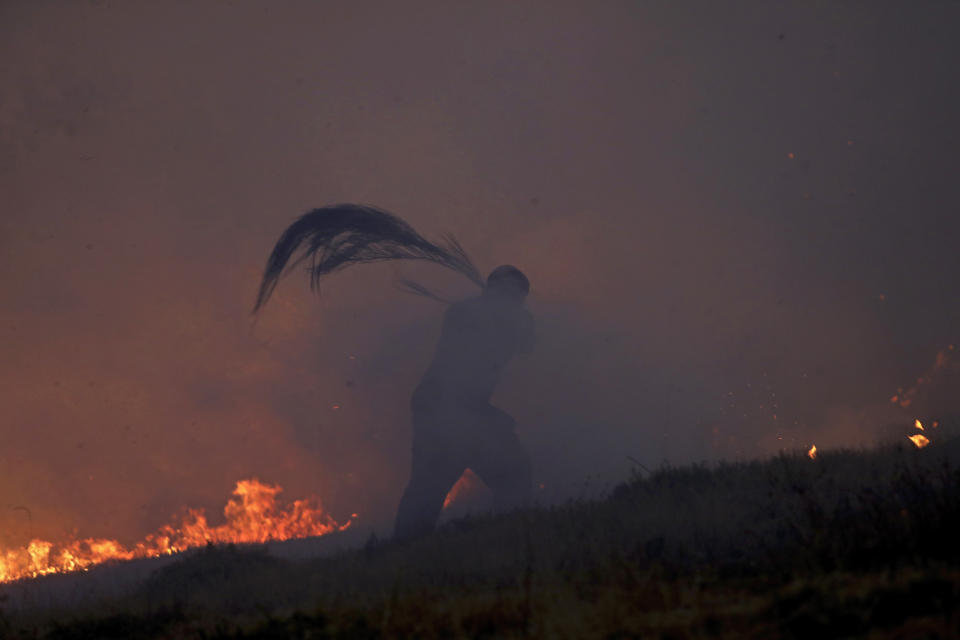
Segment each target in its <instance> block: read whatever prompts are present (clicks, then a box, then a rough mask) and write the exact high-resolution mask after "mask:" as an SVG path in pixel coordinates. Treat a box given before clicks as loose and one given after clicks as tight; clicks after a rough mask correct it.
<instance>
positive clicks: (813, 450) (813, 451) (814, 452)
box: [807, 445, 817, 460]
mask: <svg viewBox="0 0 960 640" xmlns="http://www.w3.org/2000/svg"><path fill="white" fill-rule="evenodd" d="M807 455H808V456H810V459H811V460H816V459H817V445H813V446H812V447H810V451H807Z"/></svg>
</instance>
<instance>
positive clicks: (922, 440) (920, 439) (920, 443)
mask: <svg viewBox="0 0 960 640" xmlns="http://www.w3.org/2000/svg"><path fill="white" fill-rule="evenodd" d="M907 437H908V438H910V442H912V443H913V444H915V445H916V446H917V449H923V448H924V447H925V446H927V445H928V444H930V440H929V438H927V437H926V436H924V435H922V434H919V433H918V434H917V435H915V436H907Z"/></svg>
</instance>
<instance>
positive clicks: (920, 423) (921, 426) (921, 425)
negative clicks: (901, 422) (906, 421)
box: [913, 418, 923, 431]
mask: <svg viewBox="0 0 960 640" xmlns="http://www.w3.org/2000/svg"><path fill="white" fill-rule="evenodd" d="M913 426H915V427H916V428H917V429H920V431H923V423H922V422H920V419H919V418H917V420H916V421H915V422H914V423H913Z"/></svg>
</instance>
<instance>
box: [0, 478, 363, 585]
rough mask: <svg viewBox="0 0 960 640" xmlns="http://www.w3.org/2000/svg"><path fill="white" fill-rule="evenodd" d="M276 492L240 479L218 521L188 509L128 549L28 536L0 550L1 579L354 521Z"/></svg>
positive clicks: (295, 534)
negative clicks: (280, 499)
mask: <svg viewBox="0 0 960 640" xmlns="http://www.w3.org/2000/svg"><path fill="white" fill-rule="evenodd" d="M281 491H283V489H282V488H281V487H280V486H279V485H269V484H265V483H262V482H260V481H259V480H257V479H255V478H251V479H249V480H240V481H239V482H237V485H236V487H234V489H233V496H234V497H233V498H230V499H229V500H228V501H227V504H226V506H225V507H224V508H223V515H224V516H225V518H226V522H224V523H223V524H221V525H217V526H211V525H209V524H208V523H207V517H206V514H205V513H204V511H203V509H188V510H187V515H186V516H185V517H183V518H182V520H181V522H180V523H179V524H173V525H170V524H168V525H164V526H163V527H161V528H160V529H159V531H157V532H156V533H153V534H150V535H148V536H147V537H146V538H144V539H143V541H142V542H138V543H137V544H135V545H134V546H132V547H129V548H128V547H125V546H124V545H122V544H120V543H119V542H118V541H116V540H109V539H102V538H86V539H83V540H72V541H69V542H65V543H62V544H54V543H52V542H48V541H46V540H31V541H30V544H28V545H27V546H26V547H19V548H14V549H0V582H11V581H13V580H19V579H21V578H33V577H37V576H41V575H47V574H51V573H65V572H69V571H85V570H87V569H89V568H90V567H91V566H94V565H97V564H101V563H104V562H108V561H111V560H132V559H134V558H155V557H158V556H163V555H171V554H174V553H178V552H180V551H184V550H186V549H190V548H192V547H201V546H204V545H206V544H207V543H237V544H244V543H260V542H267V541H269V540H288V539H291V538H305V537H308V536H322V535H326V534H328V533H332V532H334V531H343V530H344V529H346V528H347V527H349V526H350V525H351V524H352V522H353V521H352V520H347V522H345V523H344V524H339V523H337V522H336V521H335V520H334V519H333V518H332V517H331V516H330V515H329V514H327V513H326V512H324V510H323V509H322V507H321V505H320V502H319V501H318V500H317V499H316V498H308V499H304V500H294V501H293V503H292V504H290V505H287V506H283V505H280V504H278V503H277V494H279V493H280V492H281ZM353 516H354V517H355V516H356V514H353Z"/></svg>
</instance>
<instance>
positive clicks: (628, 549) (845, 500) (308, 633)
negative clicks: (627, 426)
mask: <svg viewBox="0 0 960 640" xmlns="http://www.w3.org/2000/svg"><path fill="white" fill-rule="evenodd" d="M958 447H960V441H954V442H948V443H944V444H943V445H940V446H936V447H934V446H931V447H928V448H927V449H924V450H922V451H917V450H912V449H909V448H907V447H899V448H898V447H886V448H880V449H876V450H873V451H860V452H835V453H823V454H821V456H820V457H819V458H818V459H817V460H815V461H811V460H809V459H807V458H806V457H805V456H804V455H802V454H799V453H798V454H796V455H782V456H779V457H776V458H773V459H770V460H766V461H757V462H749V463H738V464H721V465H717V466H713V467H707V466H692V467H683V468H668V469H661V470H659V471H657V472H656V473H654V474H652V475H650V476H641V475H637V476H636V477H634V478H632V479H631V480H629V481H628V482H625V483H624V484H623V485H621V486H619V487H617V488H616V489H615V490H614V491H613V492H612V494H611V495H610V496H609V497H608V498H607V499H605V500H602V501H594V502H573V503H569V504H566V505H562V506H556V507H551V508H540V509H531V510H527V511H522V512H516V513H512V514H504V515H498V516H485V517H480V518H473V519H466V520H460V521H455V522H451V523H449V524H448V525H447V526H445V527H443V528H441V529H440V530H438V531H437V532H435V533H434V534H433V535H431V536H427V537H424V538H421V539H418V540H413V541H409V542H406V543H402V544H401V543H393V542H378V541H376V540H371V541H370V542H369V543H368V544H367V545H366V546H365V547H364V548H363V549H359V550H355V551H351V552H345V553H340V554H337V555H334V556H331V557H328V558H322V559H314V560H309V561H299V562H292V561H285V560H281V559H278V558H274V557H272V556H269V555H267V554H266V552H265V551H264V550H263V549H256V548H246V549H238V548H233V547H226V548H214V547H211V548H208V549H206V550H203V551H200V552H198V553H194V554H190V555H188V556H186V557H184V558H183V559H182V560H180V561H178V562H176V563H173V564H171V565H169V566H166V567H163V568H161V569H159V570H158V571H157V572H156V573H154V574H153V576H152V577H151V578H150V580H148V581H147V582H146V583H145V584H143V585H142V586H141V587H140V588H138V589H136V590H135V591H133V592H131V593H129V594H127V595H125V596H123V597H119V598H116V599H114V600H112V601H110V602H107V603H103V604H102V606H98V607H97V608H96V609H95V610H89V608H87V609H84V608H77V609H76V610H73V611H67V612H63V611H61V612H59V613H58V615H57V619H56V620H54V619H51V618H50V617H49V616H48V617H44V616H43V615H42V614H41V615H40V616H39V617H37V616H36V615H35V616H33V617H25V616H16V617H15V616H11V615H7V616H6V617H5V618H4V619H3V621H2V623H0V624H2V625H3V627H2V629H3V630H5V632H6V634H7V635H8V636H11V637H24V638H61V639H66V638H180V637H194V638H364V637H369V638H404V637H410V638H483V637H489V638H514V637H515V638H527V637H533V638H631V637H643V638H708V637H709V638H770V637H786V638H808V637H816V636H824V637H864V638H867V637H869V638H895V637H903V638H907V637H909V638H913V637H927V638H937V637H943V638H948V637H960V617H958V615H957V614H956V613H954V611H956V610H960V607H958V604H960V545H958V544H957V536H958V533H960V468H958V464H957V461H958V459H960V458H958V456H957V455H956V454H957V450H958Z"/></svg>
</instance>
